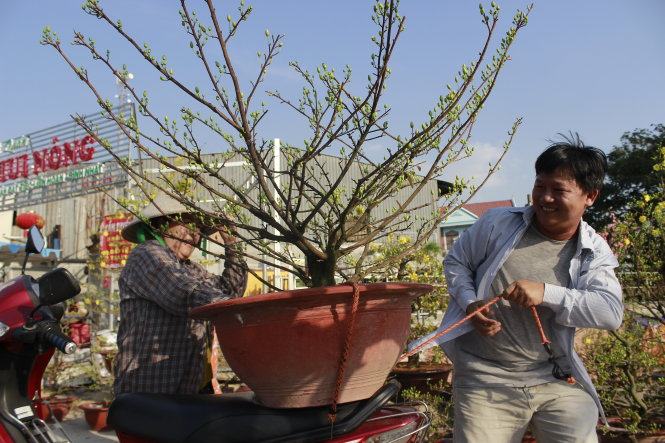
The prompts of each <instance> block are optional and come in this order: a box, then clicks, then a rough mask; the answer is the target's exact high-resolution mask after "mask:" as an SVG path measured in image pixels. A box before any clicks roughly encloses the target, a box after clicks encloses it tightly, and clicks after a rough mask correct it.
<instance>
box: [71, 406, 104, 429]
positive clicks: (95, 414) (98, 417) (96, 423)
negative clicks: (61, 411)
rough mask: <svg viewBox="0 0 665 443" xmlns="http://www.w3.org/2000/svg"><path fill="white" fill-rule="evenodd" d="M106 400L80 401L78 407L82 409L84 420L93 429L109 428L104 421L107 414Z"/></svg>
mask: <svg viewBox="0 0 665 443" xmlns="http://www.w3.org/2000/svg"><path fill="white" fill-rule="evenodd" d="M109 405H110V402H108V401H94V402H86V403H81V404H80V405H79V406H78V407H79V408H80V409H81V410H82V411H83V415H84V416H85V421H86V423H88V426H90V429H92V430H93V431H103V430H108V429H110V428H109V426H108V424H107V423H106V419H107V417H108V414H109Z"/></svg>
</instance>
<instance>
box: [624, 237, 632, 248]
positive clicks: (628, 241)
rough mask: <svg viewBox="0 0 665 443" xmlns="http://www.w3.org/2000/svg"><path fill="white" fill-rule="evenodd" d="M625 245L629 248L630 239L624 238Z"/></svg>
mask: <svg viewBox="0 0 665 443" xmlns="http://www.w3.org/2000/svg"><path fill="white" fill-rule="evenodd" d="M623 244H624V245H626V246H628V245H629V244H630V239H629V238H624V239H623Z"/></svg>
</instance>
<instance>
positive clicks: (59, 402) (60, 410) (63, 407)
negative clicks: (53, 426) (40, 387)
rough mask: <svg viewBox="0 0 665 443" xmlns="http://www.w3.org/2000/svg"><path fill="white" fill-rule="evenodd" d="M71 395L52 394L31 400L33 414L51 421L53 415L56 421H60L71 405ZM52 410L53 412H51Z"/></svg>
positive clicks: (72, 399)
mask: <svg viewBox="0 0 665 443" xmlns="http://www.w3.org/2000/svg"><path fill="white" fill-rule="evenodd" d="M73 401H74V398H73V397H69V396H66V395H54V396H52V397H45V398H39V399H36V400H33V402H32V406H33V410H34V411H35V415H37V417H39V418H41V419H42V420H44V421H48V422H52V421H53V417H54V416H55V419H56V420H58V421H62V420H63V419H64V418H65V417H66V416H67V414H68V413H69V410H70V409H71V407H72V402H73ZM49 407H50V409H49ZM51 412H53V414H51Z"/></svg>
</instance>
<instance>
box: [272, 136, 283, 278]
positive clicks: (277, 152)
mask: <svg viewBox="0 0 665 443" xmlns="http://www.w3.org/2000/svg"><path fill="white" fill-rule="evenodd" d="M272 164H273V171H274V173H275V189H274V191H273V192H274V197H273V198H274V200H275V203H278V202H279V189H281V177H280V175H281V174H280V169H281V168H282V149H281V144H280V141H279V139H278V138H276V139H274V140H273V162H272ZM273 218H274V219H275V221H276V222H277V223H280V219H279V214H278V213H277V209H275V208H273ZM275 235H279V231H278V230H277V228H275ZM273 250H274V251H275V255H278V254H280V253H281V252H282V244H281V243H280V242H279V241H275V244H274V246H273ZM274 263H275V265H274V267H273V284H274V285H275V287H276V288H277V289H282V271H281V270H280V269H278V268H277V266H278V265H279V264H281V263H280V261H279V259H278V258H277V257H275V262H274Z"/></svg>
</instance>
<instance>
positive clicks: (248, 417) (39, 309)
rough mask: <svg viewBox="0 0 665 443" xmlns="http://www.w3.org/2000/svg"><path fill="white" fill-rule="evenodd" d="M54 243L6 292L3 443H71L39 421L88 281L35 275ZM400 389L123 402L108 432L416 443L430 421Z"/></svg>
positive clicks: (164, 438)
mask: <svg viewBox="0 0 665 443" xmlns="http://www.w3.org/2000/svg"><path fill="white" fill-rule="evenodd" d="M43 247H44V238H43V237H42V235H41V233H40V232H39V230H38V229H37V228H36V227H32V228H31V229H30V231H29V235H28V240H27V243H26V258H25V261H24V263H23V268H22V275H21V276H19V277H17V278H15V279H13V280H11V281H9V282H7V283H5V284H3V285H2V286H0V443H19V442H20V443H24V442H26V443H27V442H30V443H41V442H46V443H67V442H70V439H69V437H68V436H67V434H66V432H65V431H64V429H63V428H62V427H60V426H59V424H58V422H57V421H56V425H57V426H58V428H59V429H57V430H54V429H52V428H51V427H50V426H49V425H47V423H46V422H44V421H43V420H41V419H40V418H38V417H37V416H36V415H35V411H34V410H33V408H32V406H31V405H32V403H33V400H36V399H39V398H40V397H41V379H42V376H43V374H44V370H45V369H46V366H47V364H48V362H49V361H50V359H51V357H52V356H53V354H54V352H55V349H56V348H57V349H59V350H60V351H62V352H64V353H67V354H70V353H73V352H75V351H76V344H75V343H74V342H73V341H72V340H70V339H69V337H67V336H66V335H64V334H63V333H62V331H61V330H60V326H59V321H60V319H61V318H62V316H63V314H64V306H63V304H62V302H64V301H66V300H68V299H70V298H72V297H74V296H76V295H77V294H78V293H79V292H80V286H79V284H78V281H77V280H76V279H75V278H74V277H73V276H72V275H71V274H70V273H69V272H68V271H67V270H65V269H63V268H56V269H54V270H52V271H49V272H48V273H46V274H44V275H43V276H41V277H39V278H38V279H34V278H32V277H30V276H27V275H25V266H26V263H27V259H28V256H29V254H32V253H39V252H41V250H42V249H43ZM399 389H400V385H399V383H398V382H397V381H395V380H390V381H389V382H388V383H386V384H385V385H384V386H383V387H382V388H381V389H380V390H379V391H378V392H377V393H375V394H374V395H373V396H372V397H371V398H369V399H366V400H362V401H356V402H351V403H345V404H340V405H338V407H337V410H336V415H335V420H334V421H331V417H330V415H329V413H330V410H329V408H328V407H327V406H324V407H315V408H299V409H274V408H268V407H265V406H262V405H261V404H260V403H258V402H257V401H256V400H255V399H254V396H253V394H252V393H251V392H242V393H240V392H239V393H232V394H222V395H165V394H133V393H132V394H122V395H119V396H118V397H117V398H116V399H115V400H114V401H113V402H112V403H111V406H110V410H109V416H108V420H107V422H108V424H109V425H110V426H111V427H112V428H113V429H115V431H116V433H117V435H118V438H119V440H120V442H121V443H155V442H160V443H168V442H197V443H205V442H229V443H232V442H321V441H326V442H329V443H351V442H355V443H379V442H381V443H387V442H400V443H416V442H421V441H423V439H424V438H425V433H426V431H427V428H428V427H429V425H430V416H429V413H428V411H427V408H426V406H425V405H423V404H415V403H414V404H390V403H389V401H390V399H391V398H393V397H395V396H396V394H397V393H398V391H399Z"/></svg>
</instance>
